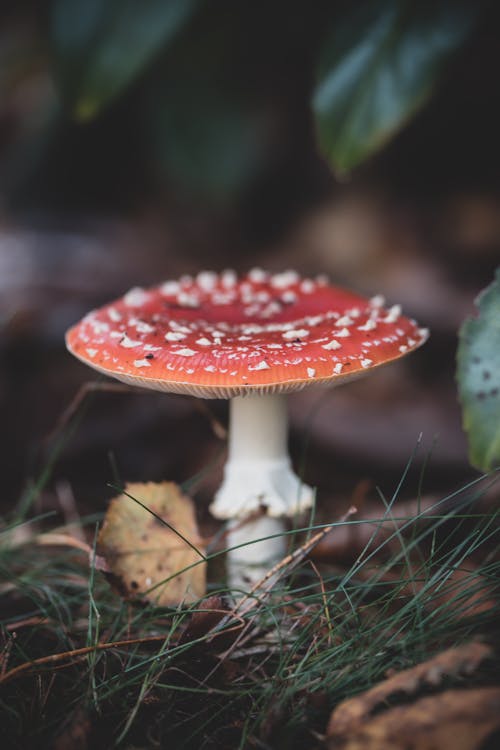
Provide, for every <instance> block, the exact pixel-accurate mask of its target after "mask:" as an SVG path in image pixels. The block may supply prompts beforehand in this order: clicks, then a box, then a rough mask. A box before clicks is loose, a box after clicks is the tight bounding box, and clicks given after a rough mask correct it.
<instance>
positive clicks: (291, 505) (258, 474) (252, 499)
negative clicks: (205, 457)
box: [210, 394, 313, 589]
mask: <svg viewBox="0 0 500 750" xmlns="http://www.w3.org/2000/svg"><path fill="white" fill-rule="evenodd" d="M287 425H288V419H287V408H286V396H285V395H283V394H267V395H262V396H261V395H255V396H254V395H249V396H240V397H237V398H233V399H231V401H230V417H229V455H228V460H227V463H226V465H225V467H224V479H223V482H222V485H221V487H220V489H219V490H218V491H217V493H216V495H215V499H214V502H213V503H212V505H211V506H210V510H211V512H212V514H213V515H214V516H215V517H216V518H222V519H232V522H231V524H230V526H229V533H228V536H227V544H226V546H227V547H228V549H229V552H228V579H229V582H230V584H231V586H232V588H235V589H236V588H248V585H249V583H255V582H256V581H258V580H260V579H261V578H262V577H263V576H264V575H265V573H266V571H268V570H269V569H270V568H271V567H272V566H273V565H274V564H275V563H276V562H277V561H278V560H279V559H281V558H282V557H283V556H284V555H285V554H286V550H287V537H286V535H285V532H286V518H287V517H296V516H298V514H300V513H301V512H302V511H304V510H306V509H307V508H309V507H311V505H312V502H313V491H312V489H311V488H310V487H308V486H307V485H306V484H304V483H303V482H302V481H301V479H300V478H299V477H298V476H297V475H296V474H295V473H294V471H293V469H292V465H291V461H290V458H289V455H288V446H287V442H288V441H287V433H288V430H287ZM266 537H268V538H266ZM269 537H272V538H269ZM257 540H261V541H257ZM240 545H243V546H240Z"/></svg>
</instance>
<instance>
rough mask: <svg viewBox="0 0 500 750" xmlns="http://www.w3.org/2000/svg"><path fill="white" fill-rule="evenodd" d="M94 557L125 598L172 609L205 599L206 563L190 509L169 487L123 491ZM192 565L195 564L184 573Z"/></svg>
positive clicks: (110, 512)
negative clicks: (97, 556) (98, 557)
mask: <svg viewBox="0 0 500 750" xmlns="http://www.w3.org/2000/svg"><path fill="white" fill-rule="evenodd" d="M135 500H137V501H138V502H135ZM139 503H141V504H142V505H141V504H139ZM142 506H145V507H142ZM163 521H164V522H166V523H163ZM167 524H168V525H167ZM169 527H171V528H169ZM172 529H175V531H173V530H172ZM176 532H177V533H176ZM179 535H180V536H179ZM182 537H184V539H183V538H182ZM184 540H187V541H184ZM190 545H193V546H190ZM193 547H194V548H196V550H199V552H197V551H196V550H195V549H194V548H193ZM97 551H98V554H99V555H100V556H102V557H103V558H104V560H105V566H101V567H105V570H106V571H107V572H108V573H109V574H110V578H111V581H112V583H114V584H115V586H116V587H117V588H119V590H120V593H122V594H123V595H124V596H126V597H127V598H129V597H139V598H140V599H146V600H148V601H150V602H152V603H154V604H157V605H158V606H171V605H177V604H179V603H183V602H186V603H188V602H192V601H196V600H197V599H199V598H200V597H202V596H203V595H204V594H205V585H206V584H205V578H206V563H205V562H200V560H202V556H201V555H203V554H204V550H203V549H200V539H199V534H198V528H197V525H196V519H195V512H194V505H193V502H192V500H191V499H190V498H188V497H186V496H185V495H183V494H182V493H181V491H180V489H179V487H178V486H177V485H176V484H174V483H173V482H161V483H159V484H156V483H154V482H148V483H145V484H142V483H134V484H128V485H126V487H125V492H124V494H122V495H119V496H118V497H115V498H114V499H113V500H112V501H111V503H110V506H109V508H108V511H107V513H106V516H105V519H104V524H103V526H102V528H101V531H100V533H99V538H98V542H97ZM199 553H201V555H200V554H199ZM194 563H199V564H198V565H194V567H191V568H189V570H184V569H185V568H187V567H188V566H190V565H193V564H194ZM179 571H184V572H179ZM177 572H179V575H175V574H176V573H177ZM171 576H175V577H173V578H171ZM168 579H170V580H168ZM162 581H165V583H162Z"/></svg>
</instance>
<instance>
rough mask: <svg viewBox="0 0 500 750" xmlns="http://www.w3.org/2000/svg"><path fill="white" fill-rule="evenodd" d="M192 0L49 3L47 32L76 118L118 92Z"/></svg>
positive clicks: (187, 13) (89, 115)
mask: <svg viewBox="0 0 500 750" xmlns="http://www.w3.org/2000/svg"><path fill="white" fill-rule="evenodd" d="M197 3H198V0H147V2H138V0H55V2H54V3H53V8H52V18H51V32H52V41H53V46H54V51H55V56H56V65H57V69H58V73H59V80H60V83H61V86H62V89H63V94H64V95H65V97H66V99H67V100H68V102H69V105H70V107H71V109H72V111H73V114H74V115H75V117H76V118H77V119H80V120H87V119H91V118H92V117H95V116H96V115H97V114H98V113H99V111H100V110H101V109H102V108H103V107H104V106H106V104H108V103H109V102H110V101H111V100H113V99H114V98H116V97H117V96H118V95H119V94H121V93H122V92H123V91H124V90H125V89H126V88H127V87H128V86H129V85H130V84H131V83H132V82H133V81H134V80H135V79H136V78H137V76H139V75H140V73H141V72H142V71H143V69H144V68H145V67H146V66H147V65H148V64H149V63H150V62H151V60H152V59H153V58H154V57H155V56H156V55H157V54H158V53H159V52H160V51H161V49H162V48H163V47H164V45H165V44H166V43H167V42H168V41H170V39H171V38H173V37H174V35H175V34H176V32H177V31H179V29H180V28H181V27H182V26H183V25H184V23H185V22H186V21H187V20H188V19H189V17H190V16H191V13H192V12H193V10H194V8H195V6H196V5H197Z"/></svg>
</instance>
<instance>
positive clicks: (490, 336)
mask: <svg viewBox="0 0 500 750" xmlns="http://www.w3.org/2000/svg"><path fill="white" fill-rule="evenodd" d="M477 306H478V308H479V315H478V317H476V318H468V319H467V320H466V321H465V323H464V324H463V326H462V328H461V330H460V345H459V348H458V368H457V380H458V387H459V393H460V400H461V402H462V408H463V423H464V429H465V431H466V433H467V435H468V438H469V453H470V460H471V463H472V464H473V465H474V466H476V467H477V468H478V469H481V470H483V471H490V470H491V469H495V468H498V467H500V268H499V269H498V270H497V273H496V279H495V281H494V282H493V283H492V284H491V285H490V286H489V287H488V288H487V289H485V290H484V292H482V294H481V295H480V296H479V298H478V300H477Z"/></svg>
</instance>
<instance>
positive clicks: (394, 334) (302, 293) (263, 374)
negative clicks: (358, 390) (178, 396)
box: [66, 269, 428, 398]
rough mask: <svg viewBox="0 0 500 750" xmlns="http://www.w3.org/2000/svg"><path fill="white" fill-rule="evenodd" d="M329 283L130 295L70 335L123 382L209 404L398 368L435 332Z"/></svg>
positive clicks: (219, 281)
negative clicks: (385, 367) (397, 363)
mask: <svg viewBox="0 0 500 750" xmlns="http://www.w3.org/2000/svg"><path fill="white" fill-rule="evenodd" d="M382 305H383V299H382V298H380V297H374V298H373V299H371V300H368V299H365V298H364V297H361V296H359V295H357V294H354V293H352V292H349V291H346V290H344V289H340V288H338V287H334V286H331V285H330V284H328V283H327V281H326V280H325V279H323V278H321V277H320V278H318V279H316V280H312V279H302V278H300V277H299V275H298V274H296V273H295V272H294V271H286V272H284V273H277V274H269V273H266V272H265V271H262V270H260V269H254V270H252V271H250V272H249V273H248V275H246V276H244V277H242V278H239V279H238V278H237V277H236V274H235V273H234V272H232V271H225V272H223V273H221V274H215V273H211V272H208V271H205V272H202V273H199V274H198V276H197V277H196V279H193V278H191V277H188V276H186V277H183V278H181V279H180V280H179V281H167V282H166V283H164V284H162V285H160V286H158V287H154V288H152V289H141V288H135V289H131V290H130V291H129V292H128V293H127V294H125V296H124V297H122V298H121V299H119V300H117V301H116V302H113V303H111V304H110V305H105V306H104V307H101V308H100V309H99V310H94V311H92V312H90V313H89V314H88V315H86V317H85V318H84V319H83V320H82V321H81V322H80V323H78V324H77V325H75V326H74V327H73V328H71V329H70V330H69V331H68V333H67V336H66V342H67V346H68V349H69V351H70V352H72V353H73V354H74V355H75V356H76V357H78V358H79V359H81V360H82V361H83V362H85V363H86V364H88V365H90V366H91V367H93V368H94V369H96V370H98V371H99V372H102V373H104V374H106V375H110V376H112V377H114V378H117V379H118V380H121V381H124V382H125V383H130V384H132V385H138V386H142V387H146V388H153V389H155V390H162V391H170V392H174V393H186V394H191V395H195V396H202V397H205V398H230V397H232V396H239V395H243V394H245V393H248V392H249V391H251V392H254V393H271V392H286V391H293V390H298V389H300V388H303V387H305V386H307V385H311V384H313V383H329V384H332V385H334V384H338V383H341V382H343V381H345V380H348V379H351V378H353V377H356V376H359V375H360V374H362V373H365V372H368V371H369V370H371V369H373V368H374V367H378V366H380V365H383V364H386V363H388V362H392V361H393V360H395V359H399V358H400V357H402V356H404V355H405V354H407V353H409V352H410V351H412V350H413V349H416V348H417V347H418V346H420V345H421V344H423V343H424V341H425V340H426V339H427V336H428V333H427V331H426V330H425V329H421V328H418V326H417V324H416V323H415V321H413V320H410V319H408V318H405V317H403V316H402V315H401V310H400V308H399V306H398V305H394V306H393V307H391V308H390V309H385V308H384V307H382Z"/></svg>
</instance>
